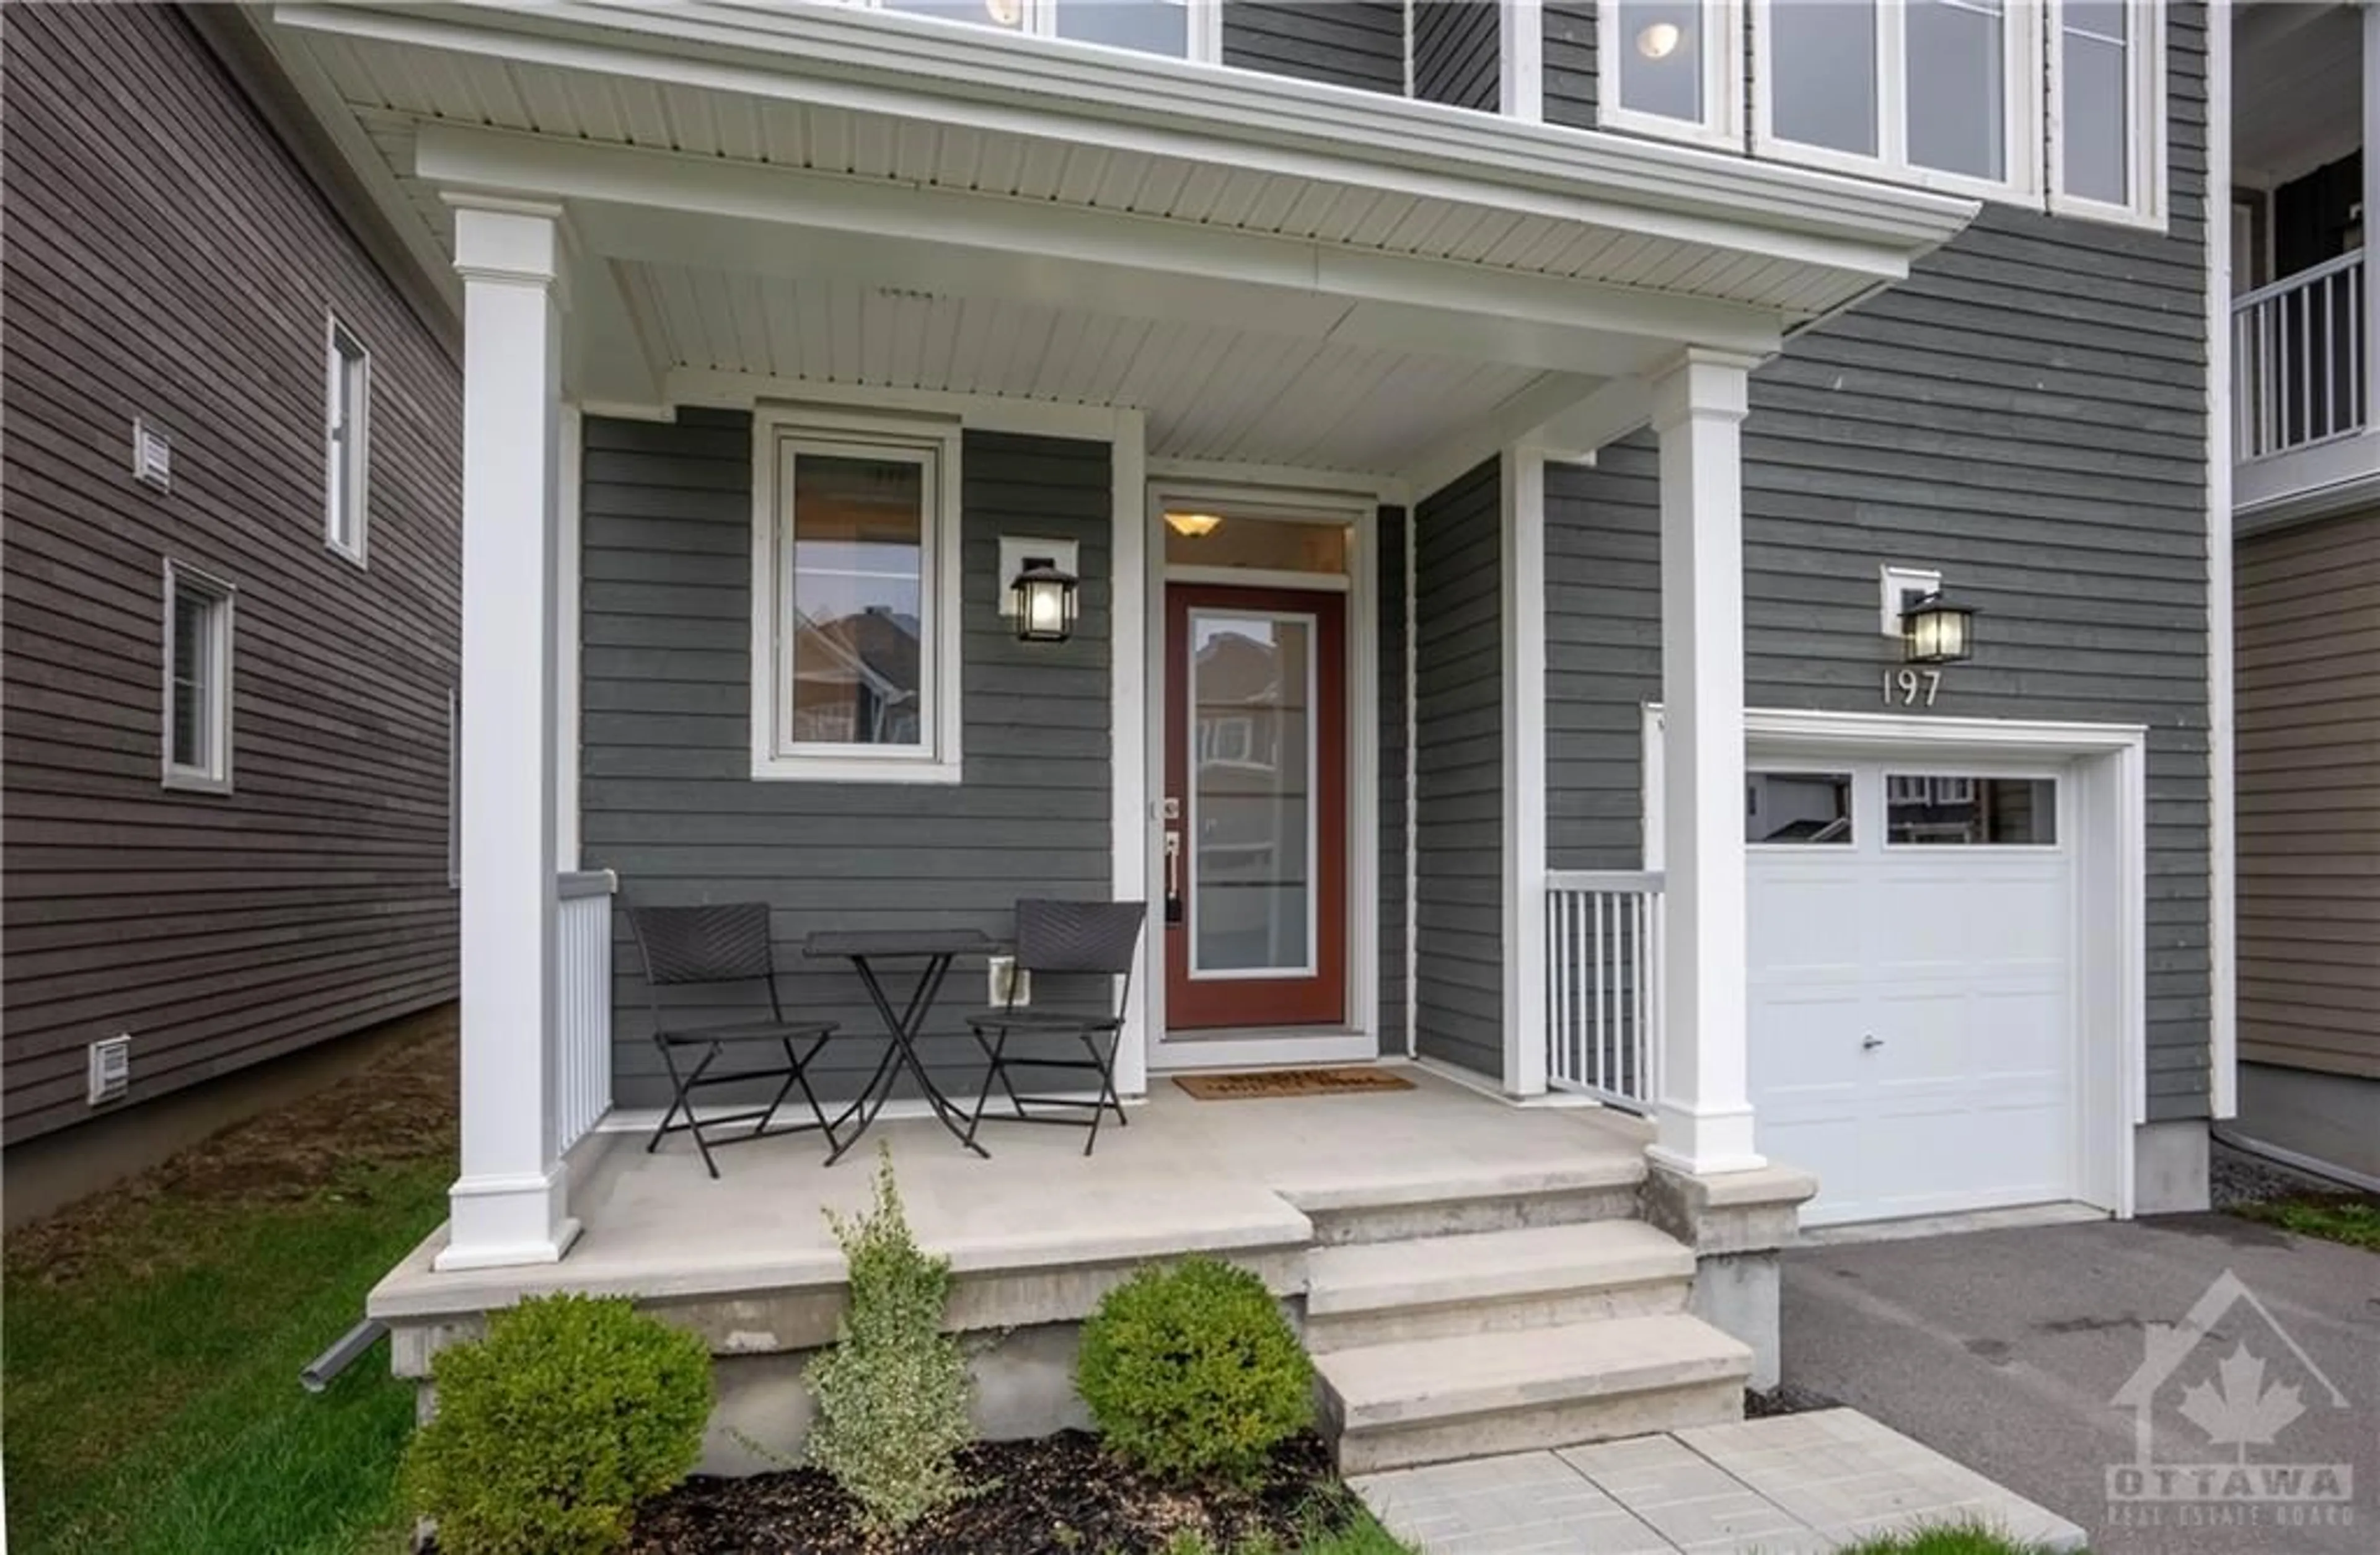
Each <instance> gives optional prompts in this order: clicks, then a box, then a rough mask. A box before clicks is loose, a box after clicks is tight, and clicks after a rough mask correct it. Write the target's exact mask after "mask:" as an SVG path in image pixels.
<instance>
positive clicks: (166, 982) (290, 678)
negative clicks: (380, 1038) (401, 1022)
mask: <svg viewBox="0 0 2380 1555" xmlns="http://www.w3.org/2000/svg"><path fill="white" fill-rule="evenodd" d="M6 28H7V48H6V79H5V82H0V103H5V108H6V113H5V121H6V122H5V126H0V138H5V140H6V144H7V148H8V154H7V165H6V188H5V194H0V202H5V205H6V211H7V216H8V243H7V252H6V265H5V273H0V293H4V294H5V308H6V314H7V317H8V342H7V352H6V384H5V392H0V404H5V421H0V442H5V443H6V465H5V468H4V469H0V484H5V486H6V493H7V502H6V528H7V544H6V573H5V594H6V639H5V646H4V647H0V656H5V662H6V691H5V723H6V745H5V750H4V751H0V773H5V794H4V795H0V808H5V810H6V816H7V827H6V849H5V853H0V870H5V873H6V881H7V903H6V946H5V957H0V965H5V968H6V981H5V1003H6V1011H5V1020H0V1025H5V1027H6V1048H5V1069H6V1129H7V1135H8V1138H9V1140H10V1141H11V1142H12V1143H14V1142H17V1141H21V1140H26V1139H30V1138H32V1137H34V1136H39V1135H42V1134H45V1133H48V1132H50V1131H52V1130H55V1129H59V1128H64V1127H68V1126H70V1125H72V1124H77V1123H79V1122H81V1121H82V1120H84V1119H85V1118H87V1117H90V1116H91V1115H92V1112H91V1109H90V1108H89V1107H88V1106H87V1105H86V1090H85V1084H86V1082H85V1051H86V1047H87V1045H88V1044H89V1043H90V1042H91V1041H92V1040H94V1039H99V1038H103V1037H111V1036H114V1035H115V1034H116V1033H118V1032H129V1033H131V1035H132V1073H131V1084H130V1090H129V1093H128V1102H129V1104H132V1105H138V1104H139V1103H140V1102H143V1101H146V1100H149V1099H152V1098H156V1097H161V1096H164V1095H166V1094H168V1093H170V1092H173V1091H176V1090H179V1089H181V1088H183V1087H189V1086H194V1085H198V1084H200V1083H202V1082H206V1081H210V1080H213V1079H216V1078H219V1077H222V1076H226V1075H235V1074H237V1073H238V1072H240V1071H242V1070H244V1069H247V1068H249V1066H251V1065H255V1064H258V1063H264V1062H266V1061H269V1060H272V1059H274V1058H278V1057H280V1056H282V1055H284V1054H286V1053H290V1052H293V1051H297V1050H299V1049H302V1048H306V1047H309V1046H311V1045H313V1044H316V1043H321V1042H325V1041H330V1040H334V1039H338V1038H340V1037H343V1036H347V1035H350V1034H353V1033H355V1032H358V1031H360V1030H362V1029H364V1028H366V1027H371V1026H373V1025H376V1024H378V1023H380V1022H383V1021H385V1020H388V1019H390V1018H392V1017H394V1016H397V1015H402V1014H407V1013H410V1012H413V1011H416V1010H419V1009H422V1008H425V1007H427V1006H430V1005H432V1004H436V1003H440V1002H444V1001H447V1000H450V999H452V998H453V997H454V995H455V893H454V892H453V891H452V890H451V889H450V888H449V886H448V884H447V874H446V869H447V862H446V861H447V695H448V691H449V688H450V687H451V686H454V684H455V656H456V648H457V606H458V593H459V589H458V563H457V540H458V518H459V510H460V506H461V480H460V468H459V465H460V457H461V426H462V389H461V382H460V375H459V373H458V372H457V371H456V368H455V362H454V360H453V358H451V356H449V355H448V353H447V350H446V347H445V345H444V343H443V340H442V338H441V336H440V334H438V333H437V331H436V330H434V329H433V328H432V327H431V325H430V324H428V323H426V322H424V321H423V319H422V318H420V317H419V315H417V314H416V313H415V312H414V311H413V310H412V309H411V307H410V306H409V305H408V304H407V298H406V296H405V294H404V292H403V291H402V290H400V288H399V287H398V286H397V285H395V284H393V282H392V281H391V279H390V277H389V276H388V275H387V274H386V273H384V272H383V271H382V270H381V269H380V268H378V266H377V265H376V264H375V263H374V261H373V260H372V258H371V256H370V252H369V251H368V250H367V249H366V248H365V247H364V246H363V245H362V244H361V243H360V242H358V240H357V238H356V237H355V236H354V234H353V233H352V232H351V231H350V230H349V229H348V228H347V227H346V225H344V224H343V223H342V221H341V219H340V216H339V213H338V211H337V209H336V208H335V207H334V203H333V200H332V199H331V198H330V196H329V195H328V193H326V191H325V189H324V188H323V186H322V185H321V184H319V183H317V182H316V181H315V180H314V178H313V177H312V176H311V174H310V170H309V167H308V166H307V164H305V163H304V162H302V161H301V160H300V159H299V158H298V157H297V156H296V155H294V154H293V153H292V152H290V150H289V149H288V148H287V147H286V146H285V145H284V144H283V142H282V141H281V140H279V139H277V138H276V136H275V135H274V133H273V129H272V128H271V127H270V126H269V124H268V123H267V121H266V120H265V119H264V118H263V117H262V116H261V115H260V114H259V112H258V110H257V108H256V106H255V104H254V103H252V102H251V100H250V99H249V95H248V93H247V91H246V89H245V87H244V86H243V84H242V83H241V81H240V79H238V78H237V77H236V76H235V75H234V74H233V73H231V72H230V71H229V70H227V69H226V67H225V66H224V64H223V63H222V62H221V60H219V59H218V58H217V57H216V55H214V54H213V53H212V50H211V49H210V48H209V46H208V44H207V43H206V42H205V40H204V39H203V38H202V37H201V36H200V33H199V31H198V30H195V28H194V25H193V22H192V19H191V18H190V17H189V16H188V15H186V14H185V13H184V12H183V10H182V9H181V8H180V7H176V6H28V7H23V8H20V9H12V10H11V11H10V12H9V13H8V16H7V20H6ZM329 310H336V311H337V313H338V315H339V316H340V318H341V319H342V321H343V322H346V324H347V325H348V327H349V328H351V329H352V330H353V331H354V332H355V333H356V334H357V335H358V337H359V338H360V339H361V340H362V341H363V342H364V343H365V344H366V345H367V346H369V347H370V351H371V353H372V407H371V412H372V446H371V492H370V567H369V568H358V567H357V566H355V565H353V564H351V563H349V562H348V561H346V559H344V558H343V557H340V556H337V555H334V554H333V553H331V552H330V551H329V550H327V549H326V548H325V547H324V545H323V543H322V458H323V454H322V393H323V367H322V353H323V334H322V322H323V318H324V315H325V313H326V311H329ZM135 417H142V418H146V419H149V420H150V421H151V422H152V424H154V425H157V426H160V427H163V428H164V430H165V431H167V432H168V433H169V434H171V435H172V436H173V438H174V480H173V485H172V489H171V491H169V492H158V491H154V490H152V489H151V488H149V487H146V486H142V485H140V484H138V483H137V482H135V481H134V480H132V479H131V476H130V473H129V470H128V462H129V450H130V435H131V428H132V422H133V419H134V418H135ZM168 559H171V560H173V561H174V562H176V564H178V565H183V566H187V567H191V568H196V569H199V570H202V571H204V572H207V573H209V574H212V576H214V577H219V578H221V579H223V580H225V582H227V583H229V584H231V585H232V586H233V587H234V588H235V589H237V600H238V604H237V612H236V616H237V620H236V629H235V632H234V639H233V644H232V660H233V665H234V674H233V681H232V691H233V706H232V717H231V746H232V769H233V778H234V787H233V791H232V792H231V793H228V794H220V795H217V794H200V793H192V792H188V791H182V790H173V789H167V788H164V786H162V785H161V784H160V782H159V776H160V771H161V752H160V746H161V744H162V742H163V723H164V711H163V708H162V705H161V703H162V700H163V693H162V689H161V677H162V674H163V668H162V662H163V658H164V621H163V614H164V602H163V589H164V564H165V562H166V561H167V560H168Z"/></svg>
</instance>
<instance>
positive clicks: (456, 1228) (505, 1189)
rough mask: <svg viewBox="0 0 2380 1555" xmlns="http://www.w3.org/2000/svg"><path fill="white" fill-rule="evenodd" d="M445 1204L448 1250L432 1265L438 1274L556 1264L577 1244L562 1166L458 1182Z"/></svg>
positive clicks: (566, 1174) (441, 1251)
mask: <svg viewBox="0 0 2380 1555" xmlns="http://www.w3.org/2000/svg"><path fill="white" fill-rule="evenodd" d="M447 1205H448V1215H449V1219H448V1221H447V1223H446V1245H445V1246H443V1247H442V1248H440V1249H439V1251H438V1255H437V1257H434V1258H432V1259H431V1268H432V1269H434V1270H438V1271H439V1272H440V1273H442V1274H443V1273H445V1272H447V1271H449V1270H457V1269H504V1268H507V1267H510V1266H513V1265H518V1264H537V1263H560V1262H561V1261H562V1256H563V1255H564V1254H565V1253H566V1252H568V1251H569V1250H570V1245H571V1244H572V1243H573V1242H576V1241H577V1240H578V1221H577V1220H576V1219H575V1218H574V1217H573V1216H572V1215H571V1213H570V1168H569V1166H568V1164H567V1163H565V1162H561V1161H557V1162H555V1163H554V1164H553V1167H552V1168H551V1169H549V1170H548V1171H546V1172H543V1173H541V1174H537V1175H529V1176H518V1177H463V1178H458V1179H457V1180H456V1181H455V1185H454V1187H453V1188H451V1189H450V1190H448V1193H447Z"/></svg>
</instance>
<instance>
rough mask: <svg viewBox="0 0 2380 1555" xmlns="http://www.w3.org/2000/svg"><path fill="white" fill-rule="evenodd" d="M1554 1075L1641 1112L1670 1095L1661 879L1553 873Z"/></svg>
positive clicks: (1557, 1083)
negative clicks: (1663, 1068) (1665, 1089)
mask: <svg viewBox="0 0 2380 1555" xmlns="http://www.w3.org/2000/svg"><path fill="white" fill-rule="evenodd" d="M1546 981H1547V988H1546V1049H1547V1051H1546V1082H1547V1084H1548V1085H1550V1086H1551V1087H1554V1088H1555V1089H1556V1090H1574V1091H1584V1092H1585V1093H1586V1094H1588V1095H1590V1096H1593V1097H1596V1098H1598V1099H1601V1100H1604V1101H1609V1102H1611V1103H1612V1104H1614V1105H1616V1106H1621V1107H1626V1108H1629V1109H1632V1110H1633V1111H1637V1112H1645V1111H1648V1110H1650V1108H1651V1107H1652V1105H1653V1099H1654V1098H1655V1097H1657V1096H1658V1095H1659V1094H1660V1062H1661V1015H1660V991H1661V877H1660V875H1659V874H1658V873H1647V872H1643V871H1633V870H1555V871H1553V872H1551V873H1549V874H1548V875H1547V877H1546Z"/></svg>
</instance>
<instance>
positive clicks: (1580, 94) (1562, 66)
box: [1545, 0, 1596, 129]
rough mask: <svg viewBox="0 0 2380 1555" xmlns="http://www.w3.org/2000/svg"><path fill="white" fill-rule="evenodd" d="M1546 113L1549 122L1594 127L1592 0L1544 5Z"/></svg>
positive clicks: (1550, 0)
mask: <svg viewBox="0 0 2380 1555" xmlns="http://www.w3.org/2000/svg"><path fill="white" fill-rule="evenodd" d="M1545 9H1546V41H1545V59H1546V89H1545V115H1546V122H1547V123H1548V124H1566V125H1570V126H1572V127H1573V128H1579V129H1592V128H1595V98H1596V79H1595V6H1594V5H1593V4H1592V3H1591V0H1572V3H1565V0H1548V4H1547V6H1546V8H1545Z"/></svg>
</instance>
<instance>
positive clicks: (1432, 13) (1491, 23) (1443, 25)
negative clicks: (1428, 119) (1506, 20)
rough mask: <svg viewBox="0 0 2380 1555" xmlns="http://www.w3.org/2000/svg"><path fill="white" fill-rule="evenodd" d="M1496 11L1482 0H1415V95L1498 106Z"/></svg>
mask: <svg viewBox="0 0 2380 1555" xmlns="http://www.w3.org/2000/svg"><path fill="white" fill-rule="evenodd" d="M1499 11H1500V7H1498V6H1490V5H1483V4H1481V3H1480V0H1418V4H1416V5H1415V6H1414V13H1413V32H1414V39H1413V55H1414V95H1415V97H1418V98H1420V99H1421V100H1422V101H1424V102H1426V103H1452V104H1453V105H1454V106H1455V107H1458V108H1477V109H1479V110H1481V111H1483V112H1485V113H1490V114H1492V113H1494V112H1495V111H1496V108H1497V102H1498V96H1499V91H1498V76H1499V74H1500V72H1499V71H1498V69H1497V64H1498V57H1497V56H1498V50H1499V46H1500V43H1502V33H1501V30H1500V27H1499V25H1498V20H1497V18H1498V15H1499Z"/></svg>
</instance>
